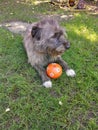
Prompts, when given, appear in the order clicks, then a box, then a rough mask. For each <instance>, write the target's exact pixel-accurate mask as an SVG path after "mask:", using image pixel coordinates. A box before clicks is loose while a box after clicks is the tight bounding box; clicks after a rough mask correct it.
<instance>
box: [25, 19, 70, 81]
mask: <svg viewBox="0 0 98 130" xmlns="http://www.w3.org/2000/svg"><path fill="white" fill-rule="evenodd" d="M65 34H66V31H65V30H64V29H63V28H62V27H60V26H59V24H58V22H57V21H55V20H53V19H46V20H42V21H40V22H37V23H33V24H31V25H29V26H28V28H27V30H26V32H25V35H24V47H25V50H26V53H27V56H28V62H29V63H30V64H31V65H32V67H34V68H35V69H36V70H37V71H38V73H39V75H40V76H41V79H42V82H43V83H44V82H47V81H50V78H49V77H48V76H47V74H46V71H45V66H47V65H48V64H49V63H51V62H58V63H59V64H61V66H62V67H63V68H64V70H65V71H67V70H69V67H68V65H67V63H66V62H65V61H64V60H63V59H62V58H61V54H62V53H64V52H65V51H66V50H67V49H68V48H69V47H70V43H69V42H68V40H67V38H66V37H65Z"/></svg>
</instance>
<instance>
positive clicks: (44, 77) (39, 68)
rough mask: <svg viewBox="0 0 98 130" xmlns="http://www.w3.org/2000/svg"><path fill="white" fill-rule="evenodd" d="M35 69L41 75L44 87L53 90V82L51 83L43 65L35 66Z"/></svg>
mask: <svg viewBox="0 0 98 130" xmlns="http://www.w3.org/2000/svg"><path fill="white" fill-rule="evenodd" d="M34 68H35V69H36V70H37V72H38V73H39V75H40V77H41V79H42V82H43V86H44V87H46V88H51V87H52V82H51V80H50V78H49V77H48V76H47V74H46V70H45V69H44V68H43V67H42V66H41V65H35V66H34Z"/></svg>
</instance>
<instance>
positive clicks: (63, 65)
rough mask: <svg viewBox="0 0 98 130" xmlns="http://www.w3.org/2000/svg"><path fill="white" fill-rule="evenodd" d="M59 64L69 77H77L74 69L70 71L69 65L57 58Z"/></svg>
mask: <svg viewBox="0 0 98 130" xmlns="http://www.w3.org/2000/svg"><path fill="white" fill-rule="evenodd" d="M57 62H58V63H59V64H60V65H61V66H62V67H63V69H64V70H65V71H66V74H67V76H70V77H75V75H76V73H75V71H74V70H73V69H70V68H69V66H68V64H67V63H66V62H65V61H64V60H63V59H62V58H61V57H58V58H57Z"/></svg>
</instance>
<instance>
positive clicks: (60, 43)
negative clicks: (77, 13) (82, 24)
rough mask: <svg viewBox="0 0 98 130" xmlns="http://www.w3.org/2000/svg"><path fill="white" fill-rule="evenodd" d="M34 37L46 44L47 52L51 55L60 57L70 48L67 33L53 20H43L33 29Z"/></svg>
mask: <svg viewBox="0 0 98 130" xmlns="http://www.w3.org/2000/svg"><path fill="white" fill-rule="evenodd" d="M31 35H32V37H33V38H34V39H35V40H36V41H38V42H39V41H40V43H41V42H42V46H43V43H44V47H45V48H46V52H44V53H48V54H51V55H60V54H61V53H63V52H64V51H65V50H67V49H69V48H70V43H69V41H68V40H67V36H66V31H65V30H64V29H62V28H61V27H60V26H59V24H58V23H57V21H55V20H53V19H47V20H43V21H41V22H39V23H37V24H36V25H35V26H33V27H32V31H31ZM43 41H44V42H43Z"/></svg>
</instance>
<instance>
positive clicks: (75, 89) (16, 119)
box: [0, 0, 98, 130]
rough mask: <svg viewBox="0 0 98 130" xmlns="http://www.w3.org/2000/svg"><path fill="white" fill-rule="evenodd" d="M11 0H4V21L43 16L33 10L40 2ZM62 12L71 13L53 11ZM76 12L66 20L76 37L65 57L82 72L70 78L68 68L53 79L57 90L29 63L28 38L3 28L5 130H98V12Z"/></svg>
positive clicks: (0, 90)
mask: <svg viewBox="0 0 98 130" xmlns="http://www.w3.org/2000/svg"><path fill="white" fill-rule="evenodd" d="M5 1H6V0H2V1H1V2H0V11H1V15H0V22H5V21H13V20H23V21H27V22H32V21H36V20H37V19H38V17H35V15H34V13H31V10H32V8H35V5H34V4H33V5H31V4H26V3H24V4H23V3H21V4H18V5H17V3H16V2H15V1H14V0H9V1H8V4H5ZM19 1H20V2H21V1H22V0H19ZM33 6H34V7H33ZM12 7H14V8H12ZM41 7H42V6H41ZM24 8H25V9H27V13H25V11H23V9H24ZM25 9H24V10H25ZM49 9H50V7H49V6H48V5H46V6H45V7H44V6H43V8H40V5H38V6H37V5H36V8H35V11H34V12H35V14H38V15H39V14H40V15H44V14H49ZM51 10H53V8H52V7H51ZM12 11H13V12H14V13H15V14H14V15H13V14H12V15H11V14H10V12H12ZM58 12H59V13H60V12H61V14H62V13H65V12H63V11H62V10H60V9H58V10H54V11H53V12H52V13H54V14H56V13H57V14H58ZM67 13H68V12H67ZM70 13H72V12H70ZM8 14H9V15H8ZM28 14H29V15H28ZM73 15H74V18H73V19H71V20H69V21H62V22H61V25H62V26H63V27H66V28H67V32H68V36H69V39H70V41H71V48H70V49H69V50H68V51H67V52H66V53H65V54H63V59H65V60H66V61H67V62H68V64H69V65H70V66H71V68H73V69H75V71H76V74H77V75H76V77H75V78H69V77H67V76H66V74H65V73H64V72H63V75H62V76H61V77H60V78H59V79H56V80H52V82H53V87H52V88H51V89H45V88H44V87H42V85H41V80H40V78H39V76H38V74H37V73H36V71H35V70H34V69H33V68H32V67H31V66H30V65H29V64H27V56H26V53H25V51H24V48H23V44H22V37H21V36H19V35H15V34H12V33H11V32H9V31H7V30H5V29H3V28H0V130H98V17H97V16H91V15H89V14H85V13H79V12H78V13H73ZM59 101H61V102H62V105H59ZM7 108H10V111H8V112H6V109H7Z"/></svg>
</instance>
